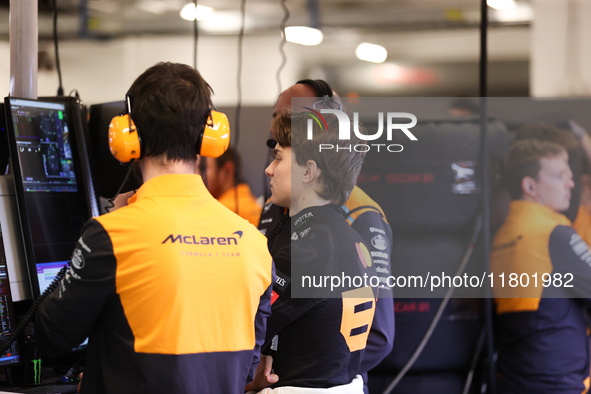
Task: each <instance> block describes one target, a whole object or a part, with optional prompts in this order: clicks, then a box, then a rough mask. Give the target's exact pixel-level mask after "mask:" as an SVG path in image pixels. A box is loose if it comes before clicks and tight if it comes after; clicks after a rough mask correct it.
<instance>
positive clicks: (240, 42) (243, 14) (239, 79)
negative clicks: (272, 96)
mask: <svg viewBox="0 0 591 394" xmlns="http://www.w3.org/2000/svg"><path fill="white" fill-rule="evenodd" d="M240 14H241V24H240V33H238V70H237V75H236V90H237V96H238V98H237V100H236V121H235V123H234V136H235V137H234V149H236V150H237V149H238V141H239V138H240V112H241V110H242V45H243V41H244V28H245V26H244V25H245V19H246V0H241V1H240Z"/></svg>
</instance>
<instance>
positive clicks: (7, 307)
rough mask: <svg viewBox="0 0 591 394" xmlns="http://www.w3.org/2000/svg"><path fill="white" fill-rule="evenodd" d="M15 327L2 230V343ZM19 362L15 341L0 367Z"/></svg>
mask: <svg viewBox="0 0 591 394" xmlns="http://www.w3.org/2000/svg"><path fill="white" fill-rule="evenodd" d="M15 326H16V316H15V315H14V309H13V305H12V295H11V292H10V281H9V280H8V268H7V267H6V255H5V254H4V239H3V237H2V229H0V342H3V341H4V338H5V337H7V336H8V335H10V334H11V332H12V330H13V329H14V327H15ZM19 361H20V357H19V349H18V341H15V342H13V343H12V345H10V347H9V348H8V350H7V351H6V352H5V353H4V354H0V366H5V365H10V364H16V363H18V362H19Z"/></svg>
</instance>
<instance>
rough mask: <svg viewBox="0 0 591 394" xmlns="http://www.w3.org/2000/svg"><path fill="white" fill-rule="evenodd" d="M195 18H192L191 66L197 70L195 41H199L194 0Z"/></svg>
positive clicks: (195, 2)
mask: <svg viewBox="0 0 591 394" xmlns="http://www.w3.org/2000/svg"><path fill="white" fill-rule="evenodd" d="M193 3H194V4H195V20H193V68H194V69H195V70H197V43H198V41H199V29H198V26H197V3H198V1H197V0H195V1H194V2H193Z"/></svg>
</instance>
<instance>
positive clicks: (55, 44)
mask: <svg viewBox="0 0 591 394" xmlns="http://www.w3.org/2000/svg"><path fill="white" fill-rule="evenodd" d="M53 47H54V49H55V67H56V68H57V76H58V79H59V87H58V88H57V95H58V96H63V95H64V87H63V85H62V67H61V66H60V54H59V47H58V39H57V0H53Z"/></svg>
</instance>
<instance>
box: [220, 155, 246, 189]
mask: <svg viewBox="0 0 591 394" xmlns="http://www.w3.org/2000/svg"><path fill="white" fill-rule="evenodd" d="M228 161H229V162H231V163H234V168H235V169H236V171H235V174H236V176H235V179H236V184H240V183H244V179H243V178H242V160H241V159H240V155H239V154H238V152H237V151H236V150H235V149H234V148H232V147H231V146H228V149H227V150H226V151H225V152H224V154H223V155H221V156H220V157H218V158H216V159H215V163H216V165H217V166H218V169H219V168H221V167H222V166H223V165H224V164H226V162H228Z"/></svg>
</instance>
